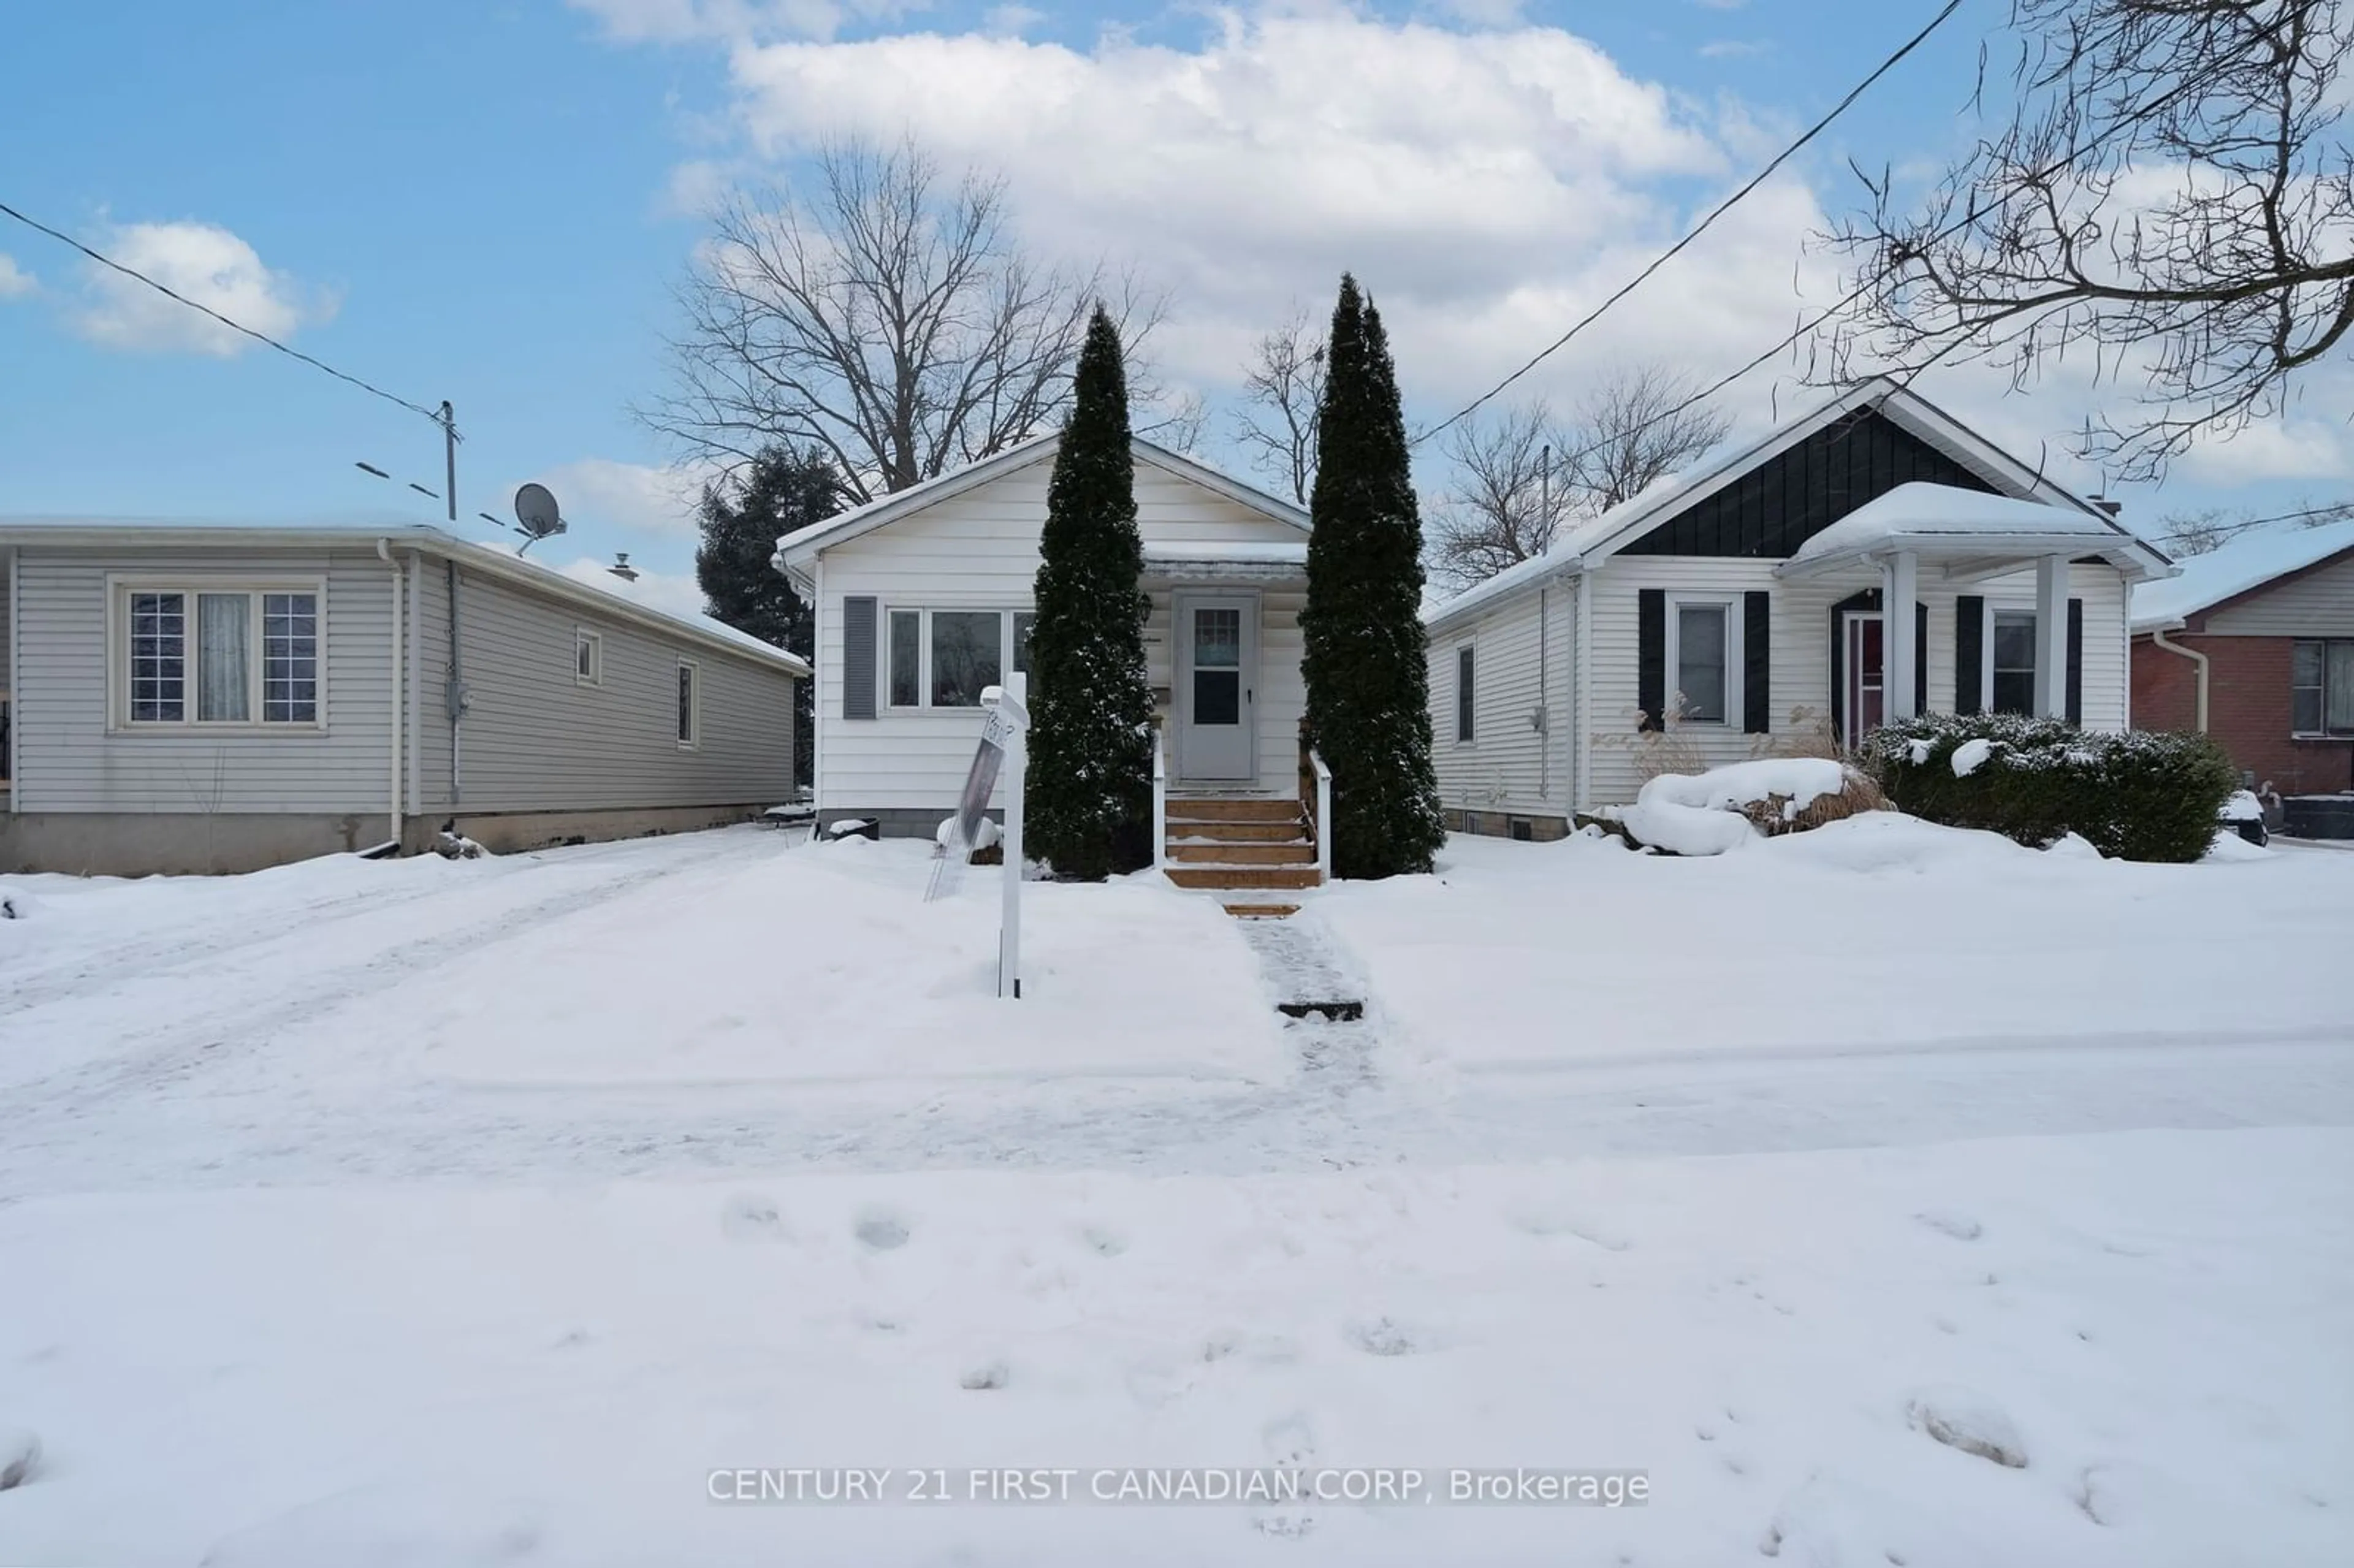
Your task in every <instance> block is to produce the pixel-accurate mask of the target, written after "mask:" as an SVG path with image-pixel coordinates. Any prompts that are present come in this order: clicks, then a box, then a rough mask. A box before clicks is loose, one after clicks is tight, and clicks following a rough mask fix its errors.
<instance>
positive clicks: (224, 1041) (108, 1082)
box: [8, 838, 757, 1118]
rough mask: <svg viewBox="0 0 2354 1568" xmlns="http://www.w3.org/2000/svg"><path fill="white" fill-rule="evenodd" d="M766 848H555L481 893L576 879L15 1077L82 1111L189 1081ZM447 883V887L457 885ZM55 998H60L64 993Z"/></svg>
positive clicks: (17, 1026)
mask: <svg viewBox="0 0 2354 1568" xmlns="http://www.w3.org/2000/svg"><path fill="white" fill-rule="evenodd" d="M756 847H757V846H748V845H746V844H745V842H744V841H743V840H742V839H740V838H730V839H728V840H727V841H726V842H716V843H714V844H713V845H711V846H708V847H705V846H697V848H696V850H695V853H691V854H681V853H670V854H666V855H664V856H663V857H662V858H659V859H657V860H655V861H654V862H653V863H652V864H649V865H645V866H642V867H638V868H633V867H632V866H631V863H630V860H629V858H628V857H621V856H609V857H598V858H597V859H595V860H589V859H587V858H585V857H582V858H573V857H553V856H552V857H549V858H547V859H546V860H543V861H540V862H538V863H536V864H535V865H532V866H529V867H525V868H522V869H520V870H519V871H518V872H517V874H514V875H513V876H509V877H506V878H504V879H502V881H501V882H500V883H499V884H498V885H496V886H495V888H494V889H484V890H482V891H484V892H491V891H496V892H500V893H504V892H507V891H509V890H511V889H514V887H515V885H516V884H518V883H525V884H526V887H525V891H528V884H531V883H537V882H541V881H544V880H545V879H546V878H547V877H549V876H560V877H563V878H564V879H565V881H566V883H567V885H565V886H563V887H561V888H559V889H557V890H555V891H551V892H548V893H545V894H542V895H538V896H536V897H527V898H525V899H524V900H523V901H521V902H508V901H506V900H504V899H499V900H496V901H495V902H494V905H493V907H491V908H489V909H487V910H483V911H481V912H478V913H476V914H474V915H473V916H471V917H470V918H469V919H468V920H467V921H466V922H465V923H464V924H462V925H459V926H455V927H446V928H443V929H440V930H436V931H434V932H432V933H430V934H429V935H425V936H420V937H413V938H407V939H395V940H393V941H392V942H391V943H389V944H388V945H381V944H379V945H365V946H363V945H360V944H354V950H355V952H358V953H360V954H362V955H363V956H359V957H357V958H356V959H355V961H351V962H345V963H341V964H337V965H334V966H332V967H329V968H326V969H320V970H317V971H316V972H315V973H313V974H312V975H311V976H310V977H309V978H308V980H307V981H306V983H305V984H304V985H303V986H302V988H301V989H300V990H298V991H292V993H291V994H290V993H289V992H288V991H286V990H284V989H282V988H272V989H271V990H270V993H269V994H268V995H267V996H266V997H265V998H264V999H263V1000H262V1001H260V1002H259V1003H258V1004H257V1003H255V1002H252V1001H238V1002H232V1003H231V1004H230V1005H228V1006H226V1007H217V1008H213V1009H211V1010H208V1011H203V1012H195V1013H191V1014H187V1015H184V1016H182V1017H179V1018H175V1020H173V1021H172V1022H170V1023H167V1024H165V1025H164V1026H162V1027H159V1028H154V1029H148V1030H142V1031H136V1032H133V1033H119V1034H115V1035H113V1036H112V1043H113V1046H114V1048H113V1049H111V1050H110V1051H109V1053H108V1054H107V1056H106V1057H105V1058H103V1059H101V1060H98V1061H91V1062H84V1063H78V1064H71V1065H68V1066H67V1067H66V1068H65V1070H64V1071H63V1072H61V1073H58V1074H49V1075H35V1076H34V1077H32V1078H31V1079H29V1080H28V1081H25V1082H21V1083H16V1084H11V1085H9V1086H8V1088H9V1092H10V1098H11V1099H12V1100H14V1101H15V1102H16V1104H17V1105H18V1106H19V1107H24V1106H28V1105H32V1104H34V1103H36V1102H43V1104H42V1108H44V1109H46V1110H48V1111H50V1112H53V1113H56V1114H60V1115H63V1116H66V1117H69V1118H72V1117H78V1116H79V1115H80V1114H82V1113H83V1112H84V1111H85V1110H87V1109H89V1108H90V1107H91V1106H92V1103H93V1102H103V1101H107V1100H111V1099H112V1098H114V1097H118V1096H121V1095H123V1094H126V1093H133V1092H137V1091H141V1090H148V1089H156V1088H163V1087H166V1086H175V1085H177V1084H180V1083H182V1082H184V1081H186V1079H188V1078H190V1077H192V1076H194V1075H196V1074H198V1073H200V1072H206V1071H209V1070H211V1069H213V1068H215V1067H217V1065H219V1064H221V1063H222V1062H224V1061H227V1060H229V1059H232V1058H233V1057H235V1056H238V1055H241V1054H248V1053H249V1052H250V1051H251V1050H252V1049H253V1048H255V1047H257V1046H259V1045H261V1044H266V1043H267V1041H268V1039H269V1038H270V1036H271V1035H273V1034H275V1033H278V1032H279V1031H281V1030H283V1029H286V1028H288V1027H291V1026H293V1025H296V1024H300V1023H302V1022H306V1021H308V1020H310V1019H313V1018H315V1017H318V1016H320V1015H322V1014H324V1013H327V1012H334V1011H335V1010H336V1009H338V1008H341V1007H344V1006H345V1005H347V1004H349V1003H350V1002H352V1001H355V1000H357V999H359V998H361V997H364V996H366V995H368V994H370V993H372V992H375V991H381V990H384V989H387V988H388V987H390V986H392V985H395V984H398V983H399V982H401V981H403V980H408V979H411V978H413V977H414V976H416V975H418V974H419V973H422V972H424V971H426V970H429V969H430V968H431V967H432V965H433V964H435V963H436V962H438V961H440V959H443V958H448V957H455V956H457V955H458V954H460V953H462V952H465V951H468V950H470V949H472V948H477V947H479V946H482V945H483V944H485V943H487V942H491V941H494V940H495V939H496V938H500V937H504V936H505V935H507V934H509V933H511V932H513V931H514V930H516V929H518V928H521V927H530V926H535V925H538V924H540V923H544V922H546V921H550V920H557V919H561V918H563V917H564V916H567V915H569V914H572V913H574V912H575V911H578V910H580V909H585V908H589V907H592V906H595V905H598V904H600V903H602V902H604V901H605V900H607V899H609V898H613V897H617V896H620V895H623V894H626V893H629V892H631V891H633V890H635V889H637V888H640V887H643V886H647V885H652V884H654V883H658V882H663V881H666V880H669V879H670V878H673V877H676V876H682V875H686V874H691V873H695V872H698V871H702V870H705V869H707V868H709V867H711V866H714V865H717V864H737V863H744V862H745V861H746V860H747V859H748V854H749V853H750V852H751V851H752V850H753V849H754V848H756ZM617 863H618V868H617ZM583 872H591V873H598V874H596V875H594V876H593V878H592V879H591V880H589V881H588V883H587V885H580V883H579V881H578V874H580V873H583ZM441 890H442V891H448V889H447V888H446V887H445V888H442V889H441ZM417 902H418V900H417V899H414V898H408V897H398V898H392V899H387V900H379V901H378V902H377V903H376V905H375V906H373V907H372V908H371V909H368V910H355V911H353V912H351V913H349V914H347V915H345V916H343V917H342V918H340V919H339V920H337V921H335V922H333V923H332V925H333V926H334V927H341V928H342V930H343V935H344V936H345V938H348V937H350V936H352V935H354V934H355V929H364V928H365V926H366V922H367V920H368V919H369V918H370V917H371V916H379V915H389V916H394V917H395V923H396V924H397V923H398V916H401V915H403V914H405V913H410V912H412V911H410V910H409V908H408V906H412V905H414V904H416V903H417ZM320 937H321V932H320V930H319V928H318V927H316V926H315V925H302V926H298V927H296V928H293V929H287V928H283V927H281V928H280V929H278V930H276V931H275V932H273V933H270V934H266V935H260V936H255V937H252V938H250V939H249V940H248V941H246V942H244V943H242V944H240V945H227V946H224V947H223V948H220V949H219V951H218V952H217V953H216V954H215V955H213V956H215V957H225V956H226V957H235V958H238V959H242V960H243V961H242V962H241V963H239V965H238V967H239V969H255V968H258V967H262V966H266V965H269V964H270V963H273V962H278V961H284V962H289V963H293V964H298V965H299V964H305V963H310V962H313V961H315V957H314V955H315V949H316V948H317V946H318V945H319V939H320ZM281 949H286V950H283V951H281ZM181 968H183V966H179V965H175V966H172V967H171V968H169V969H165V970H164V971H163V972H162V974H161V975H160V976H157V977H143V978H156V979H164V980H168V979H169V978H171V976H172V974H173V973H174V972H175V970H177V969H181ZM121 984H122V980H121V978H120V977H119V976H117V977H114V978H113V979H112V980H111V981H110V982H109V983H108V984H107V985H105V986H102V987H92V988H84V989H82V990H80V991H74V992H72V993H70V995H69V996H68V997H66V998H63V999H60V1001H63V1002H70V1001H77V1000H82V999H86V998H93V996H94V993H95V992H98V991H104V990H111V989H114V988H116V987H119V986H120V985H121ZM48 1005H50V1006H57V1005H58V1003H57V1002H53V1003H50V1004H48ZM26 1027H27V1025H25V1024H24V1023H22V1022H12V1023H11V1025H10V1028H11V1032H12V1033H15V1032H17V1031H20V1030H23V1029H25V1028H26ZM224 1045H226V1046H228V1047H230V1049H229V1050H228V1052H227V1053H220V1051H219V1048H220V1047H222V1046H224ZM52 1087H53V1088H54V1091H55V1092H52V1093H50V1094H47V1095H44V1094H43V1092H42V1091H43V1090H44V1089H45V1088H52Z"/></svg>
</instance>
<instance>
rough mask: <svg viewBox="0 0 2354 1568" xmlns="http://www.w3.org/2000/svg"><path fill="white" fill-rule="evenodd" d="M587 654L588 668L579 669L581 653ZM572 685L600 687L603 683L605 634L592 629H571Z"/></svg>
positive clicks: (578, 627)
mask: <svg viewBox="0 0 2354 1568" xmlns="http://www.w3.org/2000/svg"><path fill="white" fill-rule="evenodd" d="M583 649H586V650H587V651H588V669H586V670H583V669H581V668H580V654H581V651H582V650H583ZM572 683H573V684H574V685H576V686H601V685H603V684H604V683H605V634H604V633H603V632H601V631H599V630H597V629H596V628H594V627H589V626H576V627H574V628H573V629H572Z"/></svg>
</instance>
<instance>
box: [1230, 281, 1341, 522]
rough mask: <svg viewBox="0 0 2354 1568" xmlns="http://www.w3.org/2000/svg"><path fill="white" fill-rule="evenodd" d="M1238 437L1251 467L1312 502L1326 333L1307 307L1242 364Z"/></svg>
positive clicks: (1296, 311) (1262, 341) (1294, 496)
mask: <svg viewBox="0 0 2354 1568" xmlns="http://www.w3.org/2000/svg"><path fill="white" fill-rule="evenodd" d="M1243 402H1244V405H1245V407H1244V408H1242V409H1241V410H1240V411H1239V412H1237V413H1236V414H1235V442H1236V444H1238V445H1239V446H1241V447H1242V448H1243V450H1245V451H1246V452H1248V453H1249V454H1250V461H1251V466H1252V467H1254V468H1256V469H1257V470H1258V471H1260V472H1262V473H1265V474H1267V475H1268V476H1269V477H1271V478H1273V479H1274V480H1276V481H1277V482H1278V483H1281V484H1284V485H1287V486H1288V487H1289V488H1290V491H1291V498H1292V499H1293V500H1294V501H1297V502H1298V503H1299V504H1300V505H1302V506H1305V505H1307V504H1308V493H1309V492H1310V490H1312V489H1314V488H1315V485H1316V421H1317V417H1318V415H1319V414H1320V412H1321V411H1322V409H1323V406H1324V334H1322V333H1320V332H1319V331H1317V330H1316V324H1315V323H1314V321H1313V320H1312V319H1311V318H1310V316H1309V314H1308V313H1307V312H1306V311H1304V310H1300V309H1298V308H1295V309H1294V310H1293V312H1292V315H1291V320H1290V321H1289V322H1288V323H1285V324H1284V325H1283V326H1281V327H1278V329H1276V330H1275V331H1274V332H1271V333H1268V334H1266V335H1264V336H1262V337H1261V338H1260V339H1259V340H1258V342H1257V344H1254V345H1252V349H1251V357H1250V361H1249V363H1248V364H1246V366H1244V367H1243Z"/></svg>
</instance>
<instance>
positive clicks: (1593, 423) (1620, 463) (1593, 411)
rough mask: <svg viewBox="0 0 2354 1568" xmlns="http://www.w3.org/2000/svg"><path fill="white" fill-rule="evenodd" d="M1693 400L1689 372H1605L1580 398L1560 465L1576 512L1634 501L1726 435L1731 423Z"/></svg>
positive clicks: (1597, 511) (1650, 368) (1652, 368)
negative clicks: (1562, 466) (1571, 493)
mask: <svg viewBox="0 0 2354 1568" xmlns="http://www.w3.org/2000/svg"><path fill="white" fill-rule="evenodd" d="M1691 397H1692V384H1691V379H1690V378H1689V377H1687V376H1681V375H1680V374H1678V373H1677V372H1675V371H1672V370H1669V369H1667V368H1666V367H1664V366H1658V365H1636V366H1626V367H1623V368H1620V369H1617V370H1614V371H1611V372H1609V373H1608V374H1606V375H1605V376H1603V377H1602V379H1601V380H1599V381H1597V382H1596V384H1595V386H1594V388H1593V390H1592V391H1590V392H1588V393H1587V394H1586V395H1585V397H1582V398H1580V399H1579V400H1578V404H1577V408H1576V411H1575V418H1574V421H1573V424H1572V428H1571V429H1570V432H1569V436H1570V444H1569V445H1568V447H1567V448H1566V449H1564V450H1565V453H1566V461H1565V463H1564V468H1565V471H1566V472H1567V474H1568V479H1569V484H1570V488H1571V490H1572V491H1573V492H1574V493H1575V503H1576V506H1577V509H1578V510H1579V511H1580V512H1581V513H1585V514H1590V515H1594V516H1599V515H1601V514H1603V513H1605V512H1607V511H1609V510H1610V509H1611V508H1612V507H1614V506H1616V505H1617V504H1618V503H1620V502H1622V501H1628V500H1632V499H1633V498H1634V497H1635V496H1636V495H1638V494H1639V493H1642V492H1643V491H1644V490H1645V489H1647V488H1648V487H1649V486H1650V485H1652V484H1655V483H1657V482H1659V481H1660V480H1662V479H1664V478H1666V477H1667V476H1668V475H1669V474H1671V473H1673V472H1675V471H1677V470H1679V469H1681V468H1683V467H1685V466H1687V465H1689V464H1690V463H1691V461H1692V460H1693V459H1695V458H1698V457H1700V456H1702V454H1703V453H1705V452H1706V451H1707V450H1709V449H1710V448H1711V447H1713V446H1715V445H1716V443H1717V442H1719V441H1721V440H1724V433H1725V431H1727V430H1729V429H1732V428H1733V421H1732V420H1731V419H1730V418H1726V417H1725V416H1724V415H1723V414H1720V413H1718V412H1716V411H1715V410H1714V409H1712V408H1703V407H1701V406H1699V405H1697V404H1691ZM1687 404H1691V406H1690V407H1686V405H1687ZM1555 482H1556V483H1558V482H1560V481H1559V479H1558V477H1557V478H1556V480H1555Z"/></svg>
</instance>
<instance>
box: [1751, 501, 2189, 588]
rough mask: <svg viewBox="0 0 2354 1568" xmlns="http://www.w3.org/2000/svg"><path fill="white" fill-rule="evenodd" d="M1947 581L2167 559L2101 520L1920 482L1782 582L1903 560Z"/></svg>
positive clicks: (1862, 509) (1811, 553)
mask: <svg viewBox="0 0 2354 1568" xmlns="http://www.w3.org/2000/svg"><path fill="white" fill-rule="evenodd" d="M1900 551H1902V552H1908V553H1910V554H1912V555H1914V556H1918V557H1919V558H1920V559H1922V560H1924V561H1934V562H1937V563H1939V564H1941V565H1942V566H1943V567H1945V569H1946V576H1948V577H1983V576H1990V575H1994V574H1996V573H1999V572H2002V571H2009V570H2014V569H2016V568H2018V567H2023V566H2026V565H2029V564H2031V562H2033V561H2034V560H2035V559H2036V558H2037V557H2038V556H2052V555H2072V556H2100V557H2102V558H2103V559H2104V560H2106V561H2108V562H2109V563H2110V564H2111V565H2112V566H2115V567H2117V568H2118V569H2119V570H2120V571H2123V572H2125V573H2126V574H2127V575H2128V576H2129V577H2135V578H2141V577H2162V576H2165V575H2166V574H2167V571H2168V567H2166V564H2165V561H2164V558H2163V557H2161V556H2158V555H2157V554H2156V553H2155V552H2153V551H2151V550H2150V548H2149V547H2148V546H2147V545H2144V544H2143V543H2142V542H2141V541H2140V540H2139V539H2138V538H2137V537H2136V536H2135V535H2133V534H2131V533H2129V532H2128V531H2126V529H2125V528H2124V527H2123V526H2121V525H2120V524H2117V523H2116V522H2115V521H2114V520H2113V519H2111V518H2109V517H2107V516H2105V515H2103V514H2099V513H2096V512H2082V511H2077V510H2074V509H2073V508H2070V507H2062V506H2052V505H2047V504H2045V503H2042V502H2039V501H2021V500H2017V499H2015V498H2013V497H2011V496H2008V495H1994V494H1989V493H1987V492H1985V491H1978V490H1964V489H1962V488H1960V487H1959V486H1956V485H1949V484H1930V483H1926V482H1914V483H1911V484H1900V485H1898V486H1897V487H1896V488H1895V489H1893V490H1892V491H1890V492H1888V493H1886V494H1884V495H1882V496H1879V497H1877V498H1876V499H1874V500H1872V501H1868V502H1866V503H1864V504H1862V505H1861V506H1859V507H1857V508H1856V509H1855V510H1854V511H1852V512H1850V513H1849V514H1847V515H1846V516H1844V517H1842V518H1840V520H1839V521H1838V522H1836V523H1834V524H1831V525H1830V526H1829V527H1828V528H1825V529H1824V530H1823V531H1822V532H1821V533H1819V534H1817V535H1815V536H1814V537H1813V538H1811V539H1808V541H1807V542H1806V543H1805V544H1803V545H1801V546H1798V549H1797V553H1796V554H1794V555H1793V556H1791V557H1790V558H1789V559H1788V560H1787V561H1785V562H1783V563H1782V564H1781V566H1779V567H1776V568H1775V570H1776V575H1777V576H1780V577H1819V576H1821V575H1823V574H1825V573H1828V572H1832V571H1837V570H1839V569H1840V568H1841V567H1854V566H1859V565H1861V564H1862V563H1864V562H1866V561H1870V560H1875V559H1878V558H1881V557H1883V556H1890V555H1893V554H1896V553H1898V552H1900Z"/></svg>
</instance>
